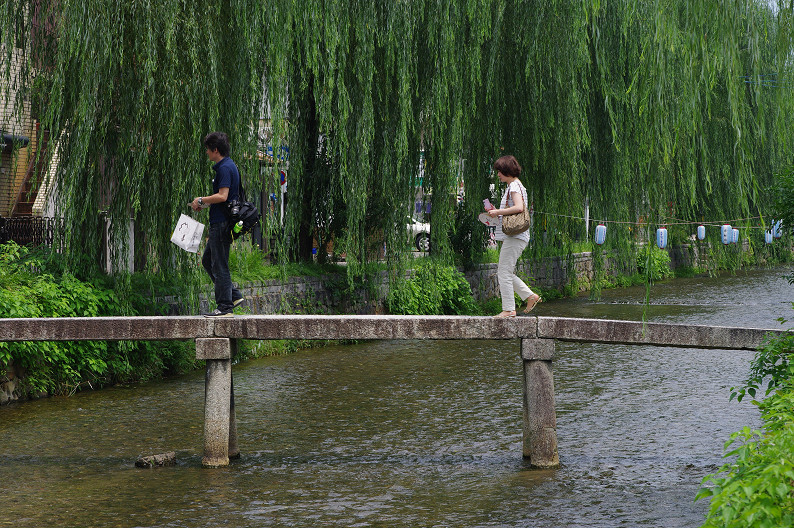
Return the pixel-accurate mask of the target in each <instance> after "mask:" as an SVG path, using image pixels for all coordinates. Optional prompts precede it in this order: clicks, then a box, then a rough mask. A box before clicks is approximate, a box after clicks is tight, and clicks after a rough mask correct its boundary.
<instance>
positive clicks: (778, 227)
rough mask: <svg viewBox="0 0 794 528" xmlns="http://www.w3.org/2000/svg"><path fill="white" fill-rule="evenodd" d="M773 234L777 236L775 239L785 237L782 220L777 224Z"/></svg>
mask: <svg viewBox="0 0 794 528" xmlns="http://www.w3.org/2000/svg"><path fill="white" fill-rule="evenodd" d="M772 234H773V235H774V236H775V238H780V237H782V236H783V222H782V221H781V220H778V221H777V222H775V226H774V228H773V230H772Z"/></svg>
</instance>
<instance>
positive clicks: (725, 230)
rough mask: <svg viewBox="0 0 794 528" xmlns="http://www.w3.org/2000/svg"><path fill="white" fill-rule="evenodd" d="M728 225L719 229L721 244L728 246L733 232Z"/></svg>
mask: <svg viewBox="0 0 794 528" xmlns="http://www.w3.org/2000/svg"><path fill="white" fill-rule="evenodd" d="M731 229H732V228H731V226H730V224H723V225H722V227H721V228H720V235H722V243H723V244H730V243H731V240H733V231H732V230H731Z"/></svg>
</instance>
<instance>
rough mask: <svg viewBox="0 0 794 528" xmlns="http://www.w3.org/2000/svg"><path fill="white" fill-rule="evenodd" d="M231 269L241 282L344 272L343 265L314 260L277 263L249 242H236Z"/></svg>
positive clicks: (230, 260)
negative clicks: (272, 261) (314, 261)
mask: <svg viewBox="0 0 794 528" xmlns="http://www.w3.org/2000/svg"><path fill="white" fill-rule="evenodd" d="M229 271H231V274H232V280H233V281H234V282H237V283H239V284H242V283H246V282H256V281H266V280H274V279H283V278H285V277H301V276H306V277H319V276H321V275H331V274H344V272H345V269H344V268H343V267H342V266H338V265H334V264H317V263H313V262H293V263H285V264H283V265H276V264H273V263H271V262H270V261H269V260H267V258H266V256H265V255H264V253H262V252H261V251H260V250H259V249H257V248H255V247H252V246H251V245H248V244H240V243H235V244H233V245H232V248H231V251H230V252H229ZM202 281H203V282H204V283H205V284H206V283H209V277H208V276H207V275H206V274H203V275H202Z"/></svg>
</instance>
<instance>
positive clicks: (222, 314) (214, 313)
mask: <svg viewBox="0 0 794 528" xmlns="http://www.w3.org/2000/svg"><path fill="white" fill-rule="evenodd" d="M204 317H212V318H218V317H234V314H233V313H232V311H231V310H229V311H228V312H225V311H223V310H219V309H218V308H215V310H214V311H212V312H210V313H208V314H204Z"/></svg>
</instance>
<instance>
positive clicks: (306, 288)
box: [166, 253, 615, 315]
mask: <svg viewBox="0 0 794 528" xmlns="http://www.w3.org/2000/svg"><path fill="white" fill-rule="evenodd" d="M605 268H606V272H607V275H614V273H615V272H614V270H612V266H610V262H609V260H608V259H607V261H606V262H605ZM517 271H518V273H519V274H520V275H522V276H523V278H524V279H525V280H527V281H528V284H529V285H530V287H534V288H537V287H540V288H544V289H552V288H556V289H562V288H564V287H566V286H568V285H569V283H570V282H571V280H572V275H573V276H575V279H576V284H577V285H578V290H579V291H586V290H588V289H589V287H590V284H591V282H592V280H593V260H592V258H591V254H590V253H578V254H574V255H572V256H571V258H570V259H568V258H563V257H548V258H544V259H542V260H540V261H533V262H521V263H519V264H518V266H517ZM496 272H497V264H481V265H479V266H477V267H476V268H475V269H474V270H471V271H468V272H465V273H464V276H465V278H466V280H467V281H468V283H469V284H470V285H471V289H472V293H473V294H474V297H475V299H477V300H487V299H491V298H494V297H499V283H498V280H497V276H496ZM346 280H347V279H346V278H345V277H343V276H339V275H324V276H320V277H289V278H287V279H286V280H285V281H282V280H279V279H274V280H268V281H261V282H253V283H248V284H243V285H238V287H240V288H241V291H242V292H243V295H244V296H245V297H246V299H247V303H246V306H247V307H248V308H249V309H250V311H251V313H253V314H262V315H264V314H275V313H349V314H381V313H385V311H386V309H385V305H386V297H387V295H388V292H389V284H388V277H387V274H386V273H385V272H383V273H381V274H380V275H379V277H378V278H377V279H376V281H375V284H370V285H369V287H368V288H363V287H360V288H357V289H356V290H354V292H353V293H352V294H343V293H342V291H343V290H344V289H346V286H347V285H346V284H345V282H346ZM212 296H213V292H212V290H211V289H210V288H209V287H208V288H207V291H205V292H203V295H202V300H201V306H200V308H201V310H202V311H203V312H205V311H208V310H209V303H208V301H207V299H210V298H212ZM166 301H167V302H170V303H171V305H172V313H173V314H177V313H179V312H180V310H179V306H178V299H175V298H169V299H166Z"/></svg>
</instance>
